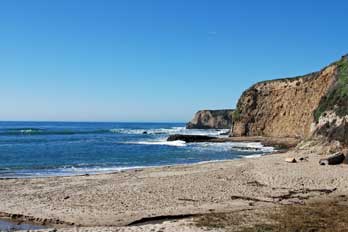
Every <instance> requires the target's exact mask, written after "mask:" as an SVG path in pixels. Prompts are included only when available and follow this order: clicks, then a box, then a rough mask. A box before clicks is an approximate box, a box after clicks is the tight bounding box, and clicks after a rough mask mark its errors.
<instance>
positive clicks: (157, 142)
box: [125, 140, 187, 147]
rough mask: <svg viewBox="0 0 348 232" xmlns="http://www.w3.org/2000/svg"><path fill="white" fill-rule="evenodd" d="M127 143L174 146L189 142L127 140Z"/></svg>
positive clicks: (184, 144)
mask: <svg viewBox="0 0 348 232" xmlns="http://www.w3.org/2000/svg"><path fill="white" fill-rule="evenodd" d="M125 143H126V144H140V145H161V146H174V147H185V146H186V145H187V144H186V142H185V141H181V140H175V141H138V142H125Z"/></svg>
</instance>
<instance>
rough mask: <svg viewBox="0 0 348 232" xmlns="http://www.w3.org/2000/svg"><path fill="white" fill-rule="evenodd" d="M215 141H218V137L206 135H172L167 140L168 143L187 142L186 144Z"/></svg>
mask: <svg viewBox="0 0 348 232" xmlns="http://www.w3.org/2000/svg"><path fill="white" fill-rule="evenodd" d="M213 139H217V138H216V137H211V136H205V135H179V134H175V135H170V136H169V137H168V139H167V141H175V140H181V141H185V142H186V143H195V142H209V141H211V140H213Z"/></svg>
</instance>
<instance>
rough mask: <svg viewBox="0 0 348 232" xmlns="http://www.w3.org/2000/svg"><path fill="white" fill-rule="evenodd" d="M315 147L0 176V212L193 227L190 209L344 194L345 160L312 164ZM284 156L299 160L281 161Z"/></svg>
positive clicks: (55, 222)
mask: <svg viewBox="0 0 348 232" xmlns="http://www.w3.org/2000/svg"><path fill="white" fill-rule="evenodd" d="M318 149H319V148H318V147H312V148H310V149H309V148H306V147H305V146H304V147H302V148H301V146H299V147H298V148H296V149H293V150H290V151H288V152H286V153H274V154H270V155H265V156H263V157H259V158H249V159H240V160H231V161H220V162H210V163H202V164H194V165H179V166H168V167H158V168H145V169H137V170H128V171H122V172H118V173H111V174H98V175H85V176H72V177H49V178H32V179H1V180H0V189H1V190H0V202H1V204H0V212H1V216H2V217H3V218H6V217H9V218H11V219H13V220H16V221H19V222H22V221H27V222H31V223H38V224H45V225H48V226H49V227H52V228H58V229H59V231H71V230H73V229H74V228H75V227H80V231H95V230H96V229H97V228H98V230H104V231H128V230H129V231H133V230H134V231H138V230H139V231H150V230H151V229H153V230H154V231H163V230H164V231H172V230H173V231H174V230H176V231H178V230H179V231H180V230H182V231H200V230H201V228H198V227H196V226H193V225H192V223H191V222H190V221H191V220H192V218H193V217H195V216H199V215H204V214H209V213H217V212H231V211H240V210H246V209H257V208H265V207H273V206H275V205H280V204H301V203H303V202H305V201H308V200H311V199H320V198H327V197H329V196H338V195H345V194H348V171H347V170H348V166H347V165H344V164H343V165H335V166H320V165H319V163H318V162H319V159H320V158H322V156H321V155H319V153H318ZM287 157H295V158H296V159H297V160H299V161H298V162H297V163H287V162H285V159H286V158H287ZM300 158H303V160H302V161H300ZM158 220H160V221H161V223H156V221H158ZM144 224H146V225H144Z"/></svg>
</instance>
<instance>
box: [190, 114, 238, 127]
mask: <svg viewBox="0 0 348 232" xmlns="http://www.w3.org/2000/svg"><path fill="white" fill-rule="evenodd" d="M232 114H233V110H231V109H226V110H200V111H198V112H197V113H196V114H195V116H194V117H193V119H192V120H191V121H190V122H189V123H187V124H186V128H187V129H230V128H231V126H232Z"/></svg>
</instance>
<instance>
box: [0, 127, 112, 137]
mask: <svg viewBox="0 0 348 232" xmlns="http://www.w3.org/2000/svg"><path fill="white" fill-rule="evenodd" d="M109 132H110V131H109V130H91V131H78V130H45V129H38V128H16V129H8V130H3V131H0V135H3V136H4V135H5V136H11V135H13V136H15V135H74V134H103V133H109Z"/></svg>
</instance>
